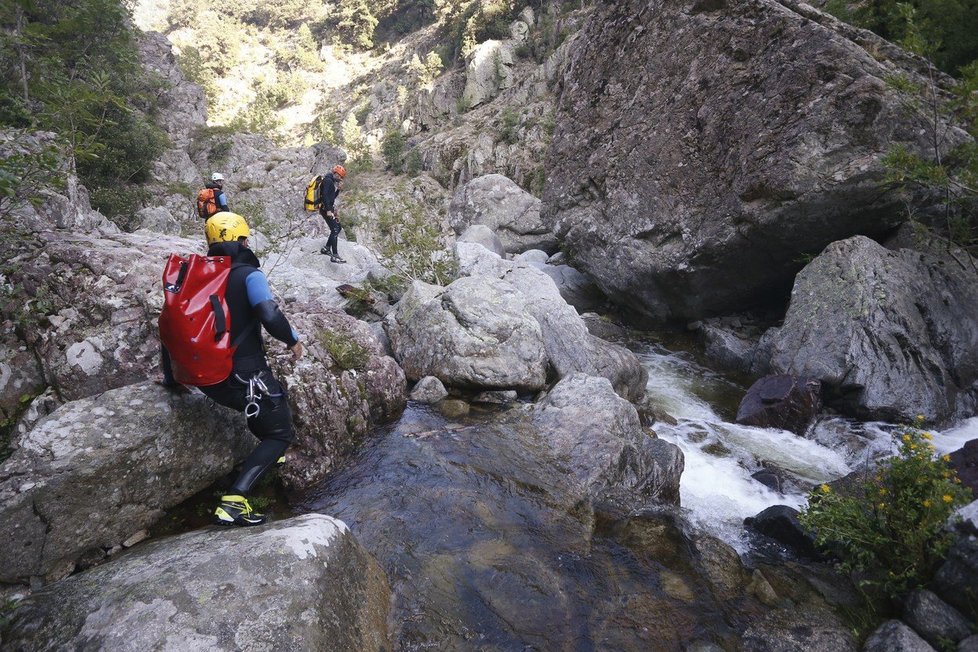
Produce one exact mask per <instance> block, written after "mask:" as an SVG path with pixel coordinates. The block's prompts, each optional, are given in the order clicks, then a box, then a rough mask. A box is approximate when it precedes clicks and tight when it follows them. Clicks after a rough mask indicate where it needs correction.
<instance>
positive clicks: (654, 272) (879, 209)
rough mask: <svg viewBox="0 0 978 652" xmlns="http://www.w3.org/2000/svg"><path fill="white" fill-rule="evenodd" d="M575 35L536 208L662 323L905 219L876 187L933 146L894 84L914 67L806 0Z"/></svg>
mask: <svg viewBox="0 0 978 652" xmlns="http://www.w3.org/2000/svg"><path fill="white" fill-rule="evenodd" d="M577 43H578V46H577V47H576V48H575V50H574V52H573V54H572V55H571V62H570V66H569V70H568V73H567V75H566V77H565V80H564V82H563V86H562V88H561V91H560V92H561V94H560V100H559V105H558V109H557V116H556V119H557V129H556V133H555V137H554V141H553V144H552V146H551V149H550V153H549V160H548V162H547V168H548V171H549V177H548V185H547V188H546V190H545V193H544V206H543V213H544V218H545V219H546V220H547V221H548V222H549V223H550V224H551V225H552V226H553V228H554V229H555V230H556V231H557V233H558V235H559V236H560V237H561V238H562V239H564V240H565V241H566V243H567V244H568V245H569V247H570V249H571V250H572V251H573V252H574V254H575V257H576V260H577V261H578V262H579V263H580V264H581V265H582V267H583V268H584V270H585V271H587V272H588V273H590V274H591V275H592V276H594V277H595V278H596V279H597V280H598V282H599V284H600V285H601V286H602V287H603V289H604V290H605V291H606V292H607V293H608V294H610V295H613V296H617V297H618V298H619V299H620V300H622V301H624V302H625V303H628V304H631V305H632V307H634V308H637V309H638V310H639V311H641V312H643V313H645V314H646V315H649V316H651V317H653V318H655V319H658V320H681V319H694V318H699V317H702V316H705V315H709V314H716V313H722V312H725V311H726V312H729V311H732V310H735V309H738V308H741V307H744V306H746V305H750V304H756V303H759V302H763V301H766V300H770V299H771V298H772V297H783V296H786V293H787V289H788V288H789V287H790V283H791V279H792V277H793V276H794V274H795V273H796V272H797V271H798V269H799V268H800V264H799V262H798V261H799V259H801V258H802V257H804V256H808V255H812V254H815V253H818V252H819V251H820V250H821V249H822V248H823V247H824V246H825V245H827V244H828V243H830V242H832V241H835V240H838V239H842V238H845V237H849V236H851V235H854V234H865V235H869V236H873V237H878V236H881V235H883V234H885V233H886V232H887V231H888V230H889V229H891V228H893V227H894V226H895V225H896V224H898V223H899V222H900V221H901V219H902V218H901V215H902V213H903V210H902V207H901V206H900V205H899V203H898V200H897V197H896V195H895V193H893V192H891V191H888V190H886V189H885V188H884V187H883V185H882V183H881V182H882V180H883V176H884V171H883V166H882V164H881V158H882V156H883V155H884V154H885V153H886V152H887V150H888V149H889V148H890V147H891V146H892V145H895V144H903V145H906V146H907V147H908V148H909V149H910V150H911V151H914V152H919V153H921V154H924V155H926V154H930V155H931V156H933V150H932V149H929V147H930V143H929V139H931V138H932V133H931V130H929V129H927V126H926V124H923V123H921V122H920V121H918V120H917V119H915V118H914V117H913V116H912V115H911V113H910V112H909V111H908V110H907V109H906V101H907V99H908V98H907V97H906V96H902V95H901V93H899V92H898V91H896V90H895V89H894V88H893V87H892V84H890V83H888V80H892V79H893V78H895V77H897V76H906V77H907V78H909V79H911V80H914V81H916V82H920V83H925V81H924V79H923V78H922V77H921V76H920V74H919V72H917V70H916V69H917V68H919V67H920V64H919V62H917V63H915V62H914V60H913V59H912V58H911V57H909V56H908V55H906V54H905V53H902V51H900V50H899V49H898V48H895V47H894V46H892V45H890V44H888V43H886V42H885V41H883V40H881V39H879V38H877V37H874V36H873V35H872V34H870V33H868V32H865V31H862V30H856V29H853V28H851V27H848V26H845V25H843V24H841V23H839V22H838V21H836V20H835V19H833V18H831V17H829V16H827V15H825V14H821V13H820V12H818V11H816V10H814V9H812V8H810V7H807V6H805V5H795V4H794V3H792V2H788V1H787V0H786V1H784V2H778V1H776V0H747V1H742V2H732V1H727V0H710V1H706V0H683V1H679V2H662V1H649V0H621V1H619V2H614V3H609V4H607V5H604V6H602V7H601V8H599V9H598V10H597V11H596V13H595V14H594V15H593V16H592V19H591V21H590V22H589V24H588V26H587V27H586V28H585V32H584V34H583V35H582V37H581V38H579V39H578V40H577ZM938 127H939V129H942V130H943V129H944V128H945V125H939V126H938ZM948 133H949V136H950V137H949V138H948V140H947V141H946V143H945V146H950V145H951V144H954V143H959V142H962V140H963V139H965V138H966V135H965V134H964V132H962V131H959V130H955V129H954V128H953V127H952V128H950V130H949V132H948Z"/></svg>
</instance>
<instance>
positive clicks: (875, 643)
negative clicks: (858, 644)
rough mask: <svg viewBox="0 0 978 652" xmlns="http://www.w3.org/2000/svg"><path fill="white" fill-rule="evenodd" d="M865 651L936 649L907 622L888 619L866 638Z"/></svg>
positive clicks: (898, 651) (901, 651)
mask: <svg viewBox="0 0 978 652" xmlns="http://www.w3.org/2000/svg"><path fill="white" fill-rule="evenodd" d="M863 652H935V650H934V648H932V647H931V646H930V645H929V644H928V643H927V641H925V640H924V639H922V638H920V636H919V635H918V634H917V632H915V631H913V630H912V629H910V627H908V626H907V624H906V623H903V622H901V621H899V620H888V621H886V622H885V623H883V624H882V625H880V626H879V627H877V628H876V631H874V632H873V633H872V634H870V636H869V638H868V639H866V644H865V645H864V646H863Z"/></svg>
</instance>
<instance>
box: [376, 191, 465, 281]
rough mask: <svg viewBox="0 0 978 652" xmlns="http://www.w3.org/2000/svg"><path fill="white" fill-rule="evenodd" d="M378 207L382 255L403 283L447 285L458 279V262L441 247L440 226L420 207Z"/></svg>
mask: <svg viewBox="0 0 978 652" xmlns="http://www.w3.org/2000/svg"><path fill="white" fill-rule="evenodd" d="M378 208H379V210H378V218H377V229H378V231H379V233H380V236H381V237H380V243H379V245H380V246H379V254H380V257H381V259H382V260H383V262H384V264H385V265H386V266H387V267H388V268H390V269H392V270H393V271H394V273H395V275H396V276H398V277H399V279H400V281H409V280H414V279H417V280H421V281H424V282H425V283H433V284H436V285H448V284H449V283H451V282H452V281H453V280H455V278H456V277H457V276H458V261H457V260H455V258H454V257H453V256H452V255H451V254H450V253H449V252H448V251H446V250H445V249H444V248H443V247H442V243H441V231H440V230H439V227H438V225H437V224H436V223H433V222H431V221H429V220H427V219H426V217H425V213H424V209H423V207H422V206H421V205H420V204H417V203H409V204H407V205H406V206H393V205H391V204H390V203H382V204H381V205H380V206H379V207H378Z"/></svg>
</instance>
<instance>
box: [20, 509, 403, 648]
mask: <svg viewBox="0 0 978 652" xmlns="http://www.w3.org/2000/svg"><path fill="white" fill-rule="evenodd" d="M389 600H390V589H389V587H388V585H387V579H386V577H385V576H384V572H383V571H382V570H381V568H380V567H379V566H378V565H377V562H376V561H374V559H373V558H372V557H371V556H370V555H369V554H368V553H367V552H365V551H364V550H363V548H361V547H360V545H359V544H358V543H357V541H356V540H355V539H354V538H353V535H352V534H351V533H350V531H349V529H348V528H347V527H346V525H345V524H343V523H342V522H341V521H338V520H335V519H333V518H330V517H328V516H322V515H318V514H316V515H307V516H300V517H298V518H294V519H289V520H286V521H279V522H275V523H271V524H269V525H266V526H263V527H260V528H242V529H232V530H224V529H210V530H202V531H198V532H191V533H188V534H185V535H182V536H179V537H174V538H171V539H165V540H162V541H158V542H154V543H151V544H149V545H147V546H145V547H143V548H141V549H139V550H135V551H133V552H132V553H131V554H129V555H127V556H126V557H125V558H123V559H120V560H119V561H117V562H115V563H113V564H108V565H105V566H100V567H98V568H94V569H91V570H89V571H87V572H85V573H81V574H79V575H76V576H74V577H71V578H69V579H68V580H66V581H64V582H60V583H58V584H55V585H52V586H50V587H47V588H45V589H43V590H41V591H37V592H35V593H34V594H33V595H32V596H31V597H29V598H27V599H26V600H25V601H23V602H22V603H20V604H19V605H18V607H17V610H16V612H15V616H14V617H13V619H12V620H11V621H10V622H9V623H7V624H6V625H5V627H4V631H3V641H4V645H5V647H7V646H9V647H8V649H11V650H39V649H92V650H94V649H98V650H137V649H138V650H157V649H160V650H162V649H173V650H176V649H181V650H187V649H209V650H229V651H230V650H258V649H263V650H297V649H310V650H311V649H319V650H327V649H330V650H385V649H389V646H390V643H389V641H388V638H387V622H386V621H387V613H388V610H389V604H388V603H389Z"/></svg>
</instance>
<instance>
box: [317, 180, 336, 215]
mask: <svg viewBox="0 0 978 652" xmlns="http://www.w3.org/2000/svg"><path fill="white" fill-rule="evenodd" d="M338 194H339V193H338V192H337V191H336V182H335V181H334V180H333V175H332V174H327V175H326V176H324V177H323V182H322V183H321V184H319V201H320V204H321V206H322V211H323V212H324V213H325V212H326V211H335V208H334V207H335V205H336V195H338Z"/></svg>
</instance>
